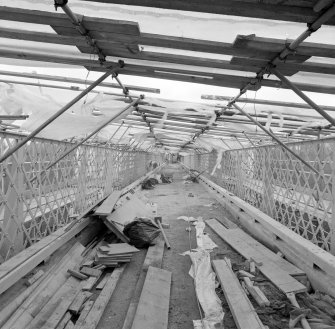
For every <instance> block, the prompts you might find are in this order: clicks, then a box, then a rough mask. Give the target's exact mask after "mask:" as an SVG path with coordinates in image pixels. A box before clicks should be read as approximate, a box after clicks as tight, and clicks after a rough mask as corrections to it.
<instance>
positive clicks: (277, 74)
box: [270, 67, 335, 126]
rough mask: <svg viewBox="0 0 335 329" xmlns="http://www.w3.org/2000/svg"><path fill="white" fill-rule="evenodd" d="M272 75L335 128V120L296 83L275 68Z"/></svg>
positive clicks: (272, 68) (272, 69) (271, 69)
mask: <svg viewBox="0 0 335 329" xmlns="http://www.w3.org/2000/svg"><path fill="white" fill-rule="evenodd" d="M270 71H271V73H273V74H274V75H275V76H277V78H279V79H280V80H281V81H282V82H284V83H285V84H286V85H287V86H289V87H290V88H291V89H292V90H293V91H294V92H295V93H296V94H297V95H298V96H299V97H300V98H301V99H303V100H304V101H305V102H306V103H307V104H308V105H309V106H310V107H311V108H312V109H314V110H315V111H317V112H318V113H319V114H320V115H322V116H323V117H324V118H325V119H326V120H328V121H329V122H330V123H331V124H332V125H333V126H335V119H334V118H333V117H332V116H330V115H329V114H328V113H327V112H326V111H325V110H323V109H322V108H321V107H320V106H319V105H317V104H316V103H314V102H313V101H312V100H311V99H310V98H309V97H308V96H306V95H305V94H304V93H303V92H302V91H301V90H300V89H299V88H297V87H296V86H295V85H294V83H292V82H291V81H290V80H289V79H287V78H286V77H285V76H284V75H283V74H282V73H281V72H279V71H278V70H277V69H276V68H275V67H271V68H270Z"/></svg>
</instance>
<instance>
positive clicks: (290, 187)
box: [184, 139, 335, 251]
mask: <svg viewBox="0 0 335 329" xmlns="http://www.w3.org/2000/svg"><path fill="white" fill-rule="evenodd" d="M289 145H290V147H291V148H292V150H294V151H295V152H296V153H297V154H299V155H300V156H301V157H302V158H304V159H306V160H307V161H308V162H309V163H310V164H311V165H312V166H314V168H315V169H317V170H318V171H319V173H320V175H316V174H315V173H313V172H311V170H310V169H309V168H307V167H306V166H304V165H303V164H302V163H301V162H300V161H298V160H297V159H296V158H295V157H293V156H292V155H291V154H290V153H288V152H287V151H285V150H284V149H283V148H281V147H280V146H275V145H273V146H262V147H255V148H248V149H239V150H232V151H226V152H224V153H223V155H222V160H221V161H220V159H219V163H217V160H218V154H217V153H210V154H205V155H202V156H201V155H193V156H188V157H185V161H184V163H185V164H186V165H187V166H190V167H191V168H195V169H197V170H198V171H204V170H205V173H204V174H205V175H206V176H207V177H208V178H210V179H211V180H213V181H214V182H215V183H216V184H218V185H220V186H221V187H223V188H225V189H226V190H228V191H229V192H232V193H234V194H235V195H236V196H238V197H239V198H241V199H242V200H244V201H246V202H248V203H250V204H251V205H253V206H255V207H257V208H259V209H260V210H262V211H263V212H264V213H266V214H267V215H269V216H271V217H272V218H274V219H275V220H277V221H278V222H280V223H282V224H283V225H285V226H287V227H289V228H290V229H291V230H293V231H294V232H296V233H298V234H300V235H301V236H303V237H304V238H306V239H308V240H310V241H312V242H313V243H314V244H316V245H318V246H320V247H322V248H323V249H325V250H328V251H329V250H330V248H331V243H332V241H331V237H332V234H331V231H332V230H331V227H332V224H331V222H332V213H333V204H334V200H333V196H332V195H334V191H333V179H334V178H333V177H335V168H334V155H335V144H334V139H327V140H320V141H308V142H299V143H291V144H289ZM333 242H334V241H333Z"/></svg>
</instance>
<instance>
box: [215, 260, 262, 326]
mask: <svg viewBox="0 0 335 329" xmlns="http://www.w3.org/2000/svg"><path fill="white" fill-rule="evenodd" d="M212 263H213V267H214V270H215V272H216V275H217V277H218V279H219V281H220V284H221V288H222V290H223V293H224V295H225V298H226V301H227V302H228V305H229V309H230V311H231V313H232V315H233V317H234V321H235V324H236V326H237V328H238V329H265V328H264V325H263V323H262V322H261V320H260V319H259V317H258V315H257V313H256V311H255V309H254V308H253V306H252V305H251V303H250V301H249V299H248V297H247V296H246V294H245V292H244V290H243V288H242V287H241V285H240V283H239V281H238V279H237V278H236V276H235V274H234V272H233V271H232V269H231V268H230V267H229V266H228V265H227V263H226V262H225V261H224V260H213V261H212Z"/></svg>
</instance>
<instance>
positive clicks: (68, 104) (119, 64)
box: [0, 61, 124, 163]
mask: <svg viewBox="0 0 335 329" xmlns="http://www.w3.org/2000/svg"><path fill="white" fill-rule="evenodd" d="M123 66H124V62H123V61H119V63H118V65H117V66H116V67H114V68H112V69H109V70H108V71H107V72H106V73H105V74H103V75H102V76H101V77H100V78H99V79H97V80H96V81H94V82H93V83H92V84H91V85H90V86H89V87H87V88H86V89H85V90H84V91H82V92H81V93H80V94H79V95H78V96H77V97H75V98H74V99H73V100H72V101H70V102H69V103H67V104H66V105H65V106H63V107H62V108H61V109H60V110H59V111H58V112H56V113H55V114H54V115H52V116H51V117H50V118H49V119H48V120H46V121H45V122H44V123H42V124H41V125H40V126H39V127H38V128H36V129H35V130H34V131H33V132H31V133H30V134H29V135H28V136H27V137H26V138H24V139H23V140H21V141H20V142H19V143H17V144H16V145H15V146H14V147H12V148H10V149H9V150H8V151H7V152H6V153H5V154H4V155H3V156H2V157H1V158H0V163H2V162H3V161H5V160H6V159H7V158H9V157H10V156H11V155H12V154H13V153H14V152H16V151H17V150H18V149H19V148H21V147H22V146H23V145H25V144H26V143H28V142H29V141H30V140H31V139H32V138H33V137H35V136H36V135H37V134H38V133H40V132H41V131H42V130H43V129H44V128H45V127H47V126H48V125H49V124H50V123H51V122H53V121H55V120H56V119H57V118H58V117H59V116H60V115H61V114H63V113H64V112H65V111H67V110H68V109H69V108H70V107H72V106H73V105H74V104H76V103H77V102H78V101H79V100H80V99H82V98H83V97H84V96H86V95H87V94H88V93H89V92H90V91H91V90H92V89H94V88H95V87H96V86H97V85H99V83H100V82H102V81H104V80H105V79H107V78H108V77H109V76H110V75H111V74H112V73H113V72H115V71H116V70H118V69H119V68H122V67H123Z"/></svg>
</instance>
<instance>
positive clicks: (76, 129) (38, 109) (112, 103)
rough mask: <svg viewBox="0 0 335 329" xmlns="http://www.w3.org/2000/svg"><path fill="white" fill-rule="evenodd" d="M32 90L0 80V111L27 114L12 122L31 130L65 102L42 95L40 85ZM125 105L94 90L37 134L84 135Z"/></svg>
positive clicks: (57, 138) (57, 137) (52, 135)
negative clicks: (23, 119)
mask: <svg viewBox="0 0 335 329" xmlns="http://www.w3.org/2000/svg"><path fill="white" fill-rule="evenodd" d="M36 90H37V89H36V88H30V87H28V86H22V85H8V84H4V83H0V113H1V114H28V115H29V118H28V119H27V120H25V121H16V122H15V124H16V125H19V126H20V129H21V130H22V131H27V132H30V131H33V130H34V129H36V128H37V127H39V126H40V125H41V124H42V123H43V122H45V121H46V120H47V119H48V118H50V117H51V116H52V115H53V114H54V113H55V112H57V111H58V110H59V109H60V108H61V107H62V106H63V105H65V104H62V103H61V102H59V101H56V100H54V99H53V98H51V97H50V96H48V95H44V94H43V89H42V88H40V89H39V92H36ZM126 105H127V104H126V103H124V102H122V101H119V100H115V99H113V98H112V97H110V96H106V95H103V94H98V95H97V96H96V97H94V98H93V99H91V100H89V101H85V98H84V99H82V100H80V101H79V102H78V103H77V104H75V105H74V106H72V107H71V108H70V109H69V110H67V111H66V112H65V113H63V114H62V115H61V116H60V117H58V118H57V119H56V120H55V121H54V122H53V123H51V124H50V125H49V126H48V127H47V128H46V129H44V130H42V131H41V133H40V134H38V137H45V138H51V139H56V140H64V139H68V138H71V137H76V136H84V135H85V134H88V133H90V132H91V131H93V130H94V129H95V128H97V127H98V126H100V125H101V124H102V123H103V122H106V121H107V120H108V118H110V117H111V116H113V115H114V114H116V113H118V112H120V111H121V110H122V109H123V108H125V107H126ZM115 129H116V128H114V129H113V131H115ZM111 133H113V132H111ZM106 137H107V138H108V136H106ZM109 137H111V135H110V136H109Z"/></svg>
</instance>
